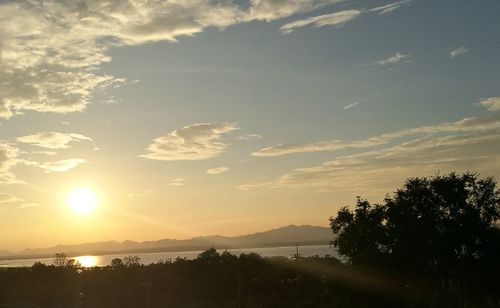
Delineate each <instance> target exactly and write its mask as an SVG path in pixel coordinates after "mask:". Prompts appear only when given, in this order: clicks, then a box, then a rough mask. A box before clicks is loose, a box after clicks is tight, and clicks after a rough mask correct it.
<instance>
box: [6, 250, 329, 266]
mask: <svg viewBox="0 0 500 308" xmlns="http://www.w3.org/2000/svg"><path fill="white" fill-rule="evenodd" d="M221 251H223V250H219V252H221ZM228 251H229V252H231V253H232V254H235V255H240V254H242V253H250V252H255V253H258V254H259V255H261V256H263V257H275V256H284V257H290V256H292V255H293V254H295V252H296V247H295V246H285V247H266V248H244V249H228ZM202 252H203V251H202V250H197V251H178V252H155V253H124V254H114V255H102V256H78V257H75V258H74V259H76V260H77V261H78V262H80V264H82V265H83V266H85V267H92V266H106V265H110V264H111V260H113V259H114V258H120V259H123V258H124V257H126V256H130V255H134V256H139V257H140V258H141V262H142V263H143V264H151V263H155V262H158V261H163V260H166V259H171V260H172V261H173V260H175V259H176V258H177V257H180V258H187V259H195V258H196V257H197V256H198V255H199V254H200V253H202ZM299 253H300V254H301V255H302V256H303V257H311V256H316V255H317V256H320V257H324V256H325V255H330V256H334V257H336V256H337V253H336V251H335V250H334V249H333V248H331V247H330V246H329V245H310V246H299ZM53 261H54V258H39V259H17V260H0V267H22V266H32V265H33V263H35V262H41V263H45V264H52V262H53Z"/></svg>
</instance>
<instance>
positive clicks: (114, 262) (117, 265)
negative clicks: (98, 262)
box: [111, 258, 125, 268]
mask: <svg viewBox="0 0 500 308" xmlns="http://www.w3.org/2000/svg"><path fill="white" fill-rule="evenodd" d="M124 266H125V265H124V264H123V261H122V259H120V258H114V259H113V260H111V267H113V268H122V267H124Z"/></svg>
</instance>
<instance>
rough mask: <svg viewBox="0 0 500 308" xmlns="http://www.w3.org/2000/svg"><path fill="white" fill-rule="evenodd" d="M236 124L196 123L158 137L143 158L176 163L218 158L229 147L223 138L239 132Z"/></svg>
mask: <svg viewBox="0 0 500 308" xmlns="http://www.w3.org/2000/svg"><path fill="white" fill-rule="evenodd" d="M237 129H239V128H238V125H237V124H236V123H220V124H216V123H196V124H192V125H189V126H185V127H183V128H180V129H176V130H174V131H173V132H171V133H169V134H167V135H165V136H162V137H158V138H156V139H154V140H153V142H152V143H151V144H150V145H149V146H148V148H147V150H146V151H147V153H146V154H143V155H141V157H144V158H148V159H154V160H164V161H175V160H203V159H209V158H213V157H216V156H218V155H219V154H221V153H222V152H224V150H225V149H226V147H227V144H225V143H224V142H223V138H222V136H223V135H225V134H228V133H230V132H232V131H234V130H237Z"/></svg>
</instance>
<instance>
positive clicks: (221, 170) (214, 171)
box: [207, 167, 229, 175]
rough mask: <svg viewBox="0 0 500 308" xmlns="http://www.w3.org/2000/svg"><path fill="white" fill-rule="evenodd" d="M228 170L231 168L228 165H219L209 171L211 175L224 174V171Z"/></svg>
mask: <svg viewBox="0 0 500 308" xmlns="http://www.w3.org/2000/svg"><path fill="white" fill-rule="evenodd" d="M228 170H229V168H228V167H217V168H212V169H208V170H207V173H208V174H211V175H215V174H222V173H224V172H227V171H228Z"/></svg>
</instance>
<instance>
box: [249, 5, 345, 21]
mask: <svg viewBox="0 0 500 308" xmlns="http://www.w3.org/2000/svg"><path fill="white" fill-rule="evenodd" d="M343 1H344V0H286V1H283V0H251V1H250V9H249V11H248V14H245V17H244V19H245V20H265V21H273V20H276V19H279V18H284V17H288V16H291V15H294V14H296V13H305V12H309V11H313V10H315V9H318V8H321V7H324V6H326V5H329V4H335V3H339V2H343Z"/></svg>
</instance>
